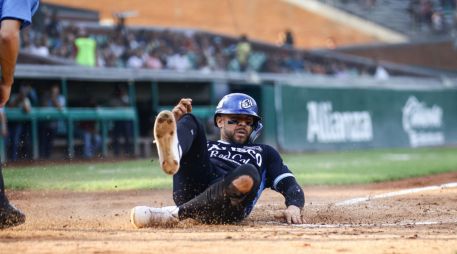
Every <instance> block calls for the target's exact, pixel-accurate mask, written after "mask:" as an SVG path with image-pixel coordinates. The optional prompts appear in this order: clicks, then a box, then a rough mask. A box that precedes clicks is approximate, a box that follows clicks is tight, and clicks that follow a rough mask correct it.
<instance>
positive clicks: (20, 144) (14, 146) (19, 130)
mask: <svg viewBox="0 0 457 254" xmlns="http://www.w3.org/2000/svg"><path fill="white" fill-rule="evenodd" d="M29 89H30V88H29V86H26V85H21V87H20V88H19V93H18V94H13V95H12V96H11V99H10V101H9V104H8V106H9V107H11V108H20V109H22V111H23V112H24V113H26V114H28V113H30V111H31V110H32V103H31V102H30V99H29V96H28V94H29ZM27 127H28V124H27V123H25V122H14V123H10V124H9V133H10V134H11V135H10V137H9V142H8V144H9V146H10V158H11V160H12V161H17V160H18V159H19V158H22V157H24V156H25V155H26V154H27V155H28V154H30V153H29V152H30V149H29V148H28V147H27V146H28V144H29V143H30V142H29V141H28V140H27V139H28V135H27ZM21 149H23V150H24V151H23V152H22V153H21Z"/></svg>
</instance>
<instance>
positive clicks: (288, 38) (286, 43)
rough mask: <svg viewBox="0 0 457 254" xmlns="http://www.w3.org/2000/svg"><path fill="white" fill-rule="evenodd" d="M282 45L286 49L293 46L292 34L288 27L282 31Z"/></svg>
mask: <svg viewBox="0 0 457 254" xmlns="http://www.w3.org/2000/svg"><path fill="white" fill-rule="evenodd" d="M282 46H283V47H284V48H288V49H291V48H293V47H294V36H293V34H292V31H290V30H289V29H287V30H286V31H285V32H284V38H283V43H282Z"/></svg>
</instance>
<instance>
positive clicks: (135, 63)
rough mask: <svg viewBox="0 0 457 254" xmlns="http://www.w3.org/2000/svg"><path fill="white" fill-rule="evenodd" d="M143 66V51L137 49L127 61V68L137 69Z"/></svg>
mask: <svg viewBox="0 0 457 254" xmlns="http://www.w3.org/2000/svg"><path fill="white" fill-rule="evenodd" d="M143 66H144V60H143V51H142V50H141V49H139V48H137V49H134V50H133V51H132V53H131V55H130V57H129V59H128V60H127V68H133V69H139V68H142V67H143Z"/></svg>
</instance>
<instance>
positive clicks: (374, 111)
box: [275, 85, 457, 151]
mask: <svg viewBox="0 0 457 254" xmlns="http://www.w3.org/2000/svg"><path fill="white" fill-rule="evenodd" d="M275 109H276V122H277V137H278V145H279V147H280V148H281V149H282V150H285V151H312V150H316V151H319V150H340V149H364V148H391V147H422V146H443V145H455V144H457V90H456V89H445V88H436V89H432V88H427V89H404V88H402V89H398V88H370V87H344V88H343V87H303V86H300V85H277V86H275Z"/></svg>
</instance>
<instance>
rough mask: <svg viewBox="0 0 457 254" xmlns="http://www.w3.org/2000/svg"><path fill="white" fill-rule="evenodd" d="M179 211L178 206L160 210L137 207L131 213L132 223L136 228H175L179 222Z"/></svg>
mask: <svg viewBox="0 0 457 254" xmlns="http://www.w3.org/2000/svg"><path fill="white" fill-rule="evenodd" d="M178 211H179V208H178V207H177V206H165V207H160V208H154V207H148V206H136V207H134V208H132V210H131V212H130V222H131V223H132V224H133V226H135V227H136V228H144V227H153V226H174V225H176V224H177V223H178V222H179V219H178Z"/></svg>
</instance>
